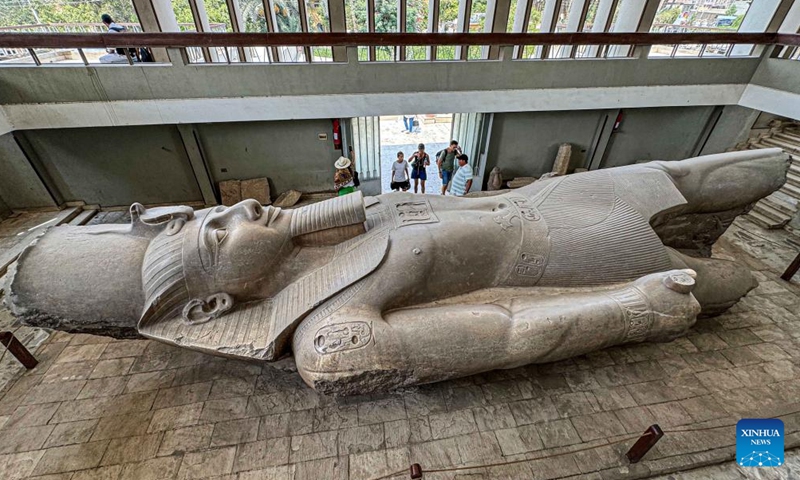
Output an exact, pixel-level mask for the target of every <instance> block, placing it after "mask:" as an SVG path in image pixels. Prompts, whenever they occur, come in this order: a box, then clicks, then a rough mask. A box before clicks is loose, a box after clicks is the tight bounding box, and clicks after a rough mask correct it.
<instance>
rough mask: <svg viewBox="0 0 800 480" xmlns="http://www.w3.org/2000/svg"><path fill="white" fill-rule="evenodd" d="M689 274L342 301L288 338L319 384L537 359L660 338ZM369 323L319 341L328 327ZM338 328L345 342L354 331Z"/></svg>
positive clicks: (685, 315) (379, 384)
mask: <svg viewBox="0 0 800 480" xmlns="http://www.w3.org/2000/svg"><path fill="white" fill-rule="evenodd" d="M693 285H694V282H693V278H692V277H691V276H689V275H688V274H686V273H684V272H682V271H678V270H674V271H671V272H664V273H657V274H652V275H648V276H646V277H642V278H641V279H639V280H637V281H635V282H631V283H629V284H625V285H622V286H619V287H618V288H615V289H612V290H604V291H600V292H585V291H583V292H574V291H573V292H569V291H562V293H558V294H550V295H544V294H541V293H537V290H535V289H531V294H530V295H523V296H520V295H519V293H517V294H516V295H517V296H515V297H512V298H508V299H498V300H496V301H494V302H492V303H483V304H473V305H467V304H452V305H441V306H435V307H428V308H407V309H401V310H396V311H392V312H388V313H385V314H384V315H382V316H381V315H380V312H377V311H370V310H362V309H359V308H355V307H347V306H346V307H344V308H342V309H340V310H339V311H337V312H336V313H334V314H333V315H332V316H330V317H328V318H326V319H325V320H323V321H322V322H320V323H319V324H318V325H303V328H301V329H299V330H298V332H297V333H296V334H295V338H294V350H295V360H296V362H297V366H298V371H299V372H300V373H301V375H302V376H303V378H304V379H305V380H306V382H307V383H309V385H311V386H312V387H314V388H317V389H320V390H322V391H323V392H326V393H344V394H359V393H368V392H370V391H373V390H381V389H386V388H391V387H397V386H402V385H410V384H417V383H430V382H436V381H441V380H447V379H451V378H458V377H463V376H467V375H472V374H476V373H480V372H485V371H488V370H494V369H506V368H514V367H518V366H522V365H527V364H530V363H544V362H551V361H556V360H561V359H564V358H569V357H572V356H575V355H581V354H585V353H588V352H591V351H594V350H597V349H601V348H606V347H609V346H612V345H619V344H623V343H629V342H641V341H645V340H649V341H666V340H671V339H673V338H675V337H677V336H679V335H681V334H683V333H685V332H686V330H687V329H688V328H689V327H691V325H693V324H694V321H695V318H696V316H697V313H698V312H699V305H698V304H697V301H696V300H695V299H694V297H693V296H692V295H691V294H690V291H691V288H692V287H693ZM355 326H362V327H360V328H364V327H363V326H369V332H368V335H369V338H368V339H367V338H366V336H367V334H366V333H365V334H364V335H361V336H359V337H358V338H357V339H356V340H357V342H356V344H357V343H358V342H361V345H360V346H356V344H353V343H350V344H347V345H345V348H341V349H336V348H334V349H331V350H326V348H325V346H326V344H328V343H329V342H330V338H329V333H330V332H332V331H334V330H336V331H339V332H341V331H342V329H346V328H351V327H355ZM347 332H348V333H345V335H344V337H345V338H347V339H348V340H350V341H351V342H352V340H353V339H354V338H355V337H356V335H351V334H350V333H349V331H347Z"/></svg>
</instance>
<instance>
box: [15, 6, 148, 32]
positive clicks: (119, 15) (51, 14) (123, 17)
mask: <svg viewBox="0 0 800 480" xmlns="http://www.w3.org/2000/svg"><path fill="white" fill-rule="evenodd" d="M104 13H107V14H109V15H111V17H112V18H113V19H114V20H115V21H116V22H118V23H138V22H139V20H138V19H137V18H136V13H135V12H134V10H133V4H132V3H131V1H130V0H103V1H89V0H55V1H53V0H0V25H2V26H13V25H33V24H36V23H100V15H102V14H104Z"/></svg>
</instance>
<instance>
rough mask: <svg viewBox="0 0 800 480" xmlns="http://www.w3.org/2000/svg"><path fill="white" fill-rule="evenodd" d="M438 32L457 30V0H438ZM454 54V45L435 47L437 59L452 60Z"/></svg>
mask: <svg viewBox="0 0 800 480" xmlns="http://www.w3.org/2000/svg"><path fill="white" fill-rule="evenodd" d="M438 27H439V29H438V32H439V33H454V32H457V31H458V0H440V1H439V25H438ZM455 56H456V47H455V46H453V45H447V46H441V47H437V48H436V58H437V59H438V60H453V59H455Z"/></svg>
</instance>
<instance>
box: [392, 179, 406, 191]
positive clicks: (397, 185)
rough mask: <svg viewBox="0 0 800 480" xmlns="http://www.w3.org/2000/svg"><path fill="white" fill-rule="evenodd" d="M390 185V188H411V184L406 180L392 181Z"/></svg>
mask: <svg viewBox="0 0 800 480" xmlns="http://www.w3.org/2000/svg"><path fill="white" fill-rule="evenodd" d="M390 187H391V189H392V190H408V189H409V188H411V184H410V183H409V182H408V180H406V181H405V182H392V184H391V185H390Z"/></svg>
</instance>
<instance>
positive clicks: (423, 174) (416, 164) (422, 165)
mask: <svg viewBox="0 0 800 480" xmlns="http://www.w3.org/2000/svg"><path fill="white" fill-rule="evenodd" d="M417 149H418V150H417V151H416V152H414V153H413V154H412V155H411V178H413V179H414V193H417V186H418V184H419V183H420V182H422V193H425V180H427V179H428V172H427V169H426V167H427V166H428V165H430V164H431V157H430V155H428V154H427V153H425V144H424V143H420V144H419V145H417Z"/></svg>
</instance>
